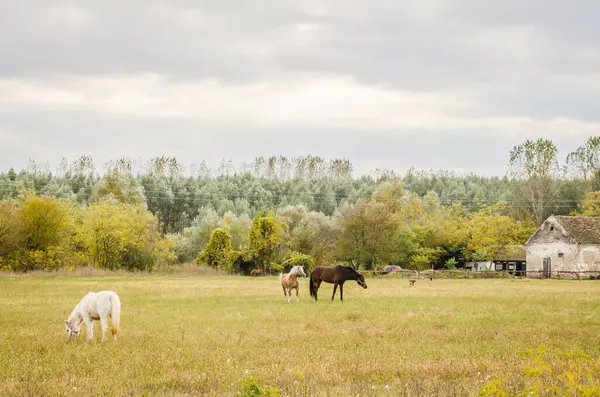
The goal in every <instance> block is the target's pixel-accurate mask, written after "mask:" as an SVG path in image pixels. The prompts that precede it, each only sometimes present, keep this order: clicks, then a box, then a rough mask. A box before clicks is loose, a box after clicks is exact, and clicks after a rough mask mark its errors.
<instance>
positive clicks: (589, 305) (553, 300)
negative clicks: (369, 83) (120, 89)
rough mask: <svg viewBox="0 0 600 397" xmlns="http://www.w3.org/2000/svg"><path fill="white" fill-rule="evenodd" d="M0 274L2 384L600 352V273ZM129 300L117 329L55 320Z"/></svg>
mask: <svg viewBox="0 0 600 397" xmlns="http://www.w3.org/2000/svg"><path fill="white" fill-rule="evenodd" d="M300 282H301V290H300V303H296V302H295V301H293V302H292V303H291V304H287V303H285V302H284V298H283V292H282V290H281V288H280V286H279V284H278V280H277V278H275V277H264V278H248V277H234V276H219V277H217V276H214V277H177V276H154V275H153V276H118V277H113V276H107V277H32V276H23V277H0V324H1V327H0V394H1V395H10V396H17V395H35V396H38V395H67V394H72V393H74V394H81V395H235V394H236V393H238V392H239V391H241V390H242V384H241V380H242V379H244V378H245V377H248V376H251V377H253V379H255V380H256V382H258V383H259V384H260V385H271V386H273V387H275V388H278V389H279V390H280V392H281V395H282V396H285V395H289V396H294V395H306V394H311V395H358V394H360V395H386V394H388V393H389V395H468V394H476V393H477V390H478V389H479V388H480V387H481V386H482V385H483V384H484V383H485V381H486V379H489V377H490V376H492V375H494V374H497V375H500V376H503V377H506V378H509V379H521V378H522V377H523V367H524V363H525V362H524V361H523V359H522V358H521V356H519V354H518V352H519V351H521V350H525V349H529V348H533V347H535V346H537V345H545V346H548V347H552V348H554V347H558V348H561V349H564V350H569V351H570V350H573V349H575V347H577V346H579V347H580V348H581V349H583V350H584V351H586V352H587V353H588V354H590V355H592V356H598V354H599V353H600V343H598V341H599V336H600V296H599V294H598V292H599V291H600V284H598V283H597V282H594V281H567V280H501V279H498V280H434V281H433V282H430V281H429V280H421V281H418V282H417V284H416V285H415V286H414V287H409V285H408V281H407V280H397V279H367V283H368V285H369V288H368V289H367V290H363V289H362V288H360V287H359V286H358V285H357V284H356V283H355V282H348V283H346V287H345V289H344V298H345V301H344V302H343V303H341V302H340V301H339V294H338V296H337V299H336V301H335V302H331V301H330V297H331V292H332V290H333V288H332V286H331V285H329V284H323V285H322V286H321V289H320V290H319V292H320V296H319V298H320V300H319V302H314V301H311V300H310V298H309V296H308V284H307V280H306V279H301V280H300ZM104 289H112V290H114V291H116V292H117V293H119V295H120V297H121V302H122V305H123V309H122V310H123V312H122V318H121V332H120V334H119V339H118V340H117V342H116V343H113V341H112V340H110V341H109V342H108V343H106V344H105V345H102V344H101V343H100V339H99V338H100V335H101V331H100V327H99V324H98V323H96V325H95V340H94V342H93V343H91V344H87V343H86V342H85V337H84V335H82V337H81V338H80V340H78V341H76V342H68V341H67V336H66V332H65V331H64V326H63V320H64V319H66V318H67V316H68V315H69V313H70V312H71V310H72V309H73V308H74V306H75V305H76V304H77V302H78V301H79V299H81V297H82V296H83V295H84V294H85V293H87V292H88V291H99V290H104Z"/></svg>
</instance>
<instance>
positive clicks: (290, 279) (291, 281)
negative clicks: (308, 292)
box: [279, 266, 306, 303]
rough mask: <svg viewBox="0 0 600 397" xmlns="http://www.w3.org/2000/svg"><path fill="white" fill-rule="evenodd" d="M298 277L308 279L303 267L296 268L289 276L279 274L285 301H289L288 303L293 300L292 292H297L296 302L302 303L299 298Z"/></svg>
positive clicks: (293, 268)
mask: <svg viewBox="0 0 600 397" xmlns="http://www.w3.org/2000/svg"><path fill="white" fill-rule="evenodd" d="M298 276H302V277H306V273H304V268H303V267H302V266H294V267H292V270H290V272H289V273H288V274H283V273H279V281H280V282H281V287H282V288H283V296H284V298H283V300H286V299H287V303H290V302H291V300H292V290H293V289H295V290H296V302H300V298H298Z"/></svg>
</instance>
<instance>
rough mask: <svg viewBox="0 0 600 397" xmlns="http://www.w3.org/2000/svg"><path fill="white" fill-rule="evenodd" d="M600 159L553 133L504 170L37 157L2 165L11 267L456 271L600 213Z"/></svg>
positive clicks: (598, 145)
mask: <svg viewBox="0 0 600 397" xmlns="http://www.w3.org/2000/svg"><path fill="white" fill-rule="evenodd" d="M599 154H600V137H591V138H589V139H588V141H587V142H585V143H584V144H583V145H582V146H580V147H579V148H578V149H577V150H576V151H574V152H572V153H569V154H568V155H567V157H566V159H565V161H564V162H560V161H559V158H558V150H557V148H556V147H555V145H554V144H553V142H552V141H551V140H546V139H538V140H526V141H525V142H523V143H522V144H520V145H517V146H515V147H514V148H513V150H512V151H511V153H510V155H509V161H508V168H507V172H506V175H505V176H503V177H483V176H478V175H476V174H469V175H456V174H455V173H452V172H447V171H429V172H426V171H417V170H414V169H412V170H410V171H409V172H407V173H406V174H405V175H402V176H401V175H397V174H395V173H394V172H393V171H389V170H376V171H375V172H373V173H371V174H369V175H360V176H354V175H353V166H352V164H351V163H350V162H349V161H348V160H346V159H333V160H329V161H327V160H324V159H322V158H320V157H313V156H306V157H297V158H292V159H288V158H286V157H283V156H280V157H270V158H257V159H255V160H254V161H253V162H252V163H250V164H242V165H241V166H240V167H237V168H236V167H234V166H233V164H232V163H231V161H223V162H222V163H221V165H220V167H218V168H217V169H216V170H211V169H209V168H208V167H207V166H206V164H204V163H202V164H200V166H193V167H190V168H189V170H184V169H183V166H182V165H181V164H180V163H179V162H178V161H177V160H176V159H175V158H172V157H157V158H153V159H150V160H149V161H147V162H143V163H142V162H135V161H133V160H132V159H128V158H122V159H118V160H115V161H110V162H107V163H106V164H105V167H104V171H102V172H100V171H98V170H97V169H96V166H95V164H94V163H93V161H92V159H91V157H89V156H82V157H80V158H79V159H76V160H75V161H73V162H71V163H69V162H67V161H66V160H64V161H63V162H62V163H61V165H60V166H59V167H58V169H57V170H56V171H55V172H51V171H50V170H49V169H48V167H43V166H41V165H39V164H36V163H35V162H30V164H29V166H28V167H27V168H25V169H23V170H20V171H19V172H17V171H15V170H14V169H10V170H8V171H4V172H2V173H0V267H1V268H4V269H12V270H18V271H21V270H25V271H26V270H33V269H54V268H59V267H75V266H81V265H89V264H92V265H95V266H99V267H106V268H125V269H129V270H136V269H140V270H141V269H144V270H152V269H154V268H156V267H168V266H170V265H172V264H173V263H176V262H191V261H197V262H199V263H206V264H210V265H212V266H215V267H219V268H221V269H223V270H225V271H229V272H242V273H243V272H247V271H249V269H251V268H254V267H259V268H262V269H264V270H266V271H278V270H281V269H282V268H285V267H287V266H289V265H291V264H292V263H303V264H305V265H306V266H308V267H310V266H313V265H315V264H329V263H332V262H344V263H348V264H351V265H353V266H355V267H357V268H358V267H360V268H364V269H374V268H378V267H381V266H384V265H386V264H398V265H400V266H402V267H407V268H414V269H422V268H431V267H434V268H440V267H450V268H451V267H454V266H461V265H462V264H464V262H465V261H470V260H491V259H493V257H494V256H495V255H497V254H498V252H499V251H500V250H502V249H504V248H505V247H506V246H507V245H514V244H522V243H524V242H525V241H526V240H527V238H528V237H529V236H530V235H531V234H532V233H533V231H534V230H535V227H536V226H538V225H539V224H540V223H541V222H542V221H543V220H544V219H545V218H546V217H547V216H548V215H550V214H557V215H567V214H584V215H596V214H597V210H596V208H597V207H598V205H597V204H596V202H597V199H598V198H599V197H598V192H597V191H598V190H600V172H599V170H600V163H599V159H600V155H599ZM282 266H283V267H282Z"/></svg>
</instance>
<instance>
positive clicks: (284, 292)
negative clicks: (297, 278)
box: [281, 285, 287, 301]
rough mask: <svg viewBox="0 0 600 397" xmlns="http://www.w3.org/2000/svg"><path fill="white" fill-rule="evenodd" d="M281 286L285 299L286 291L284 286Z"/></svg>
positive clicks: (284, 298)
mask: <svg viewBox="0 0 600 397" xmlns="http://www.w3.org/2000/svg"><path fill="white" fill-rule="evenodd" d="M281 288H283V300H284V301H285V300H286V299H287V293H286V291H285V287H284V286H283V285H282V286H281Z"/></svg>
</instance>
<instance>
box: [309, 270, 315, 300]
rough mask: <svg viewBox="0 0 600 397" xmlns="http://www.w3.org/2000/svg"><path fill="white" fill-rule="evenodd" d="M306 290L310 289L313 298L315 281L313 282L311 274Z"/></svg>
mask: <svg viewBox="0 0 600 397" xmlns="http://www.w3.org/2000/svg"><path fill="white" fill-rule="evenodd" d="M308 290H309V291H310V296H311V297H313V298H314V296H315V283H313V278H312V274H311V275H310V280H308Z"/></svg>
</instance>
